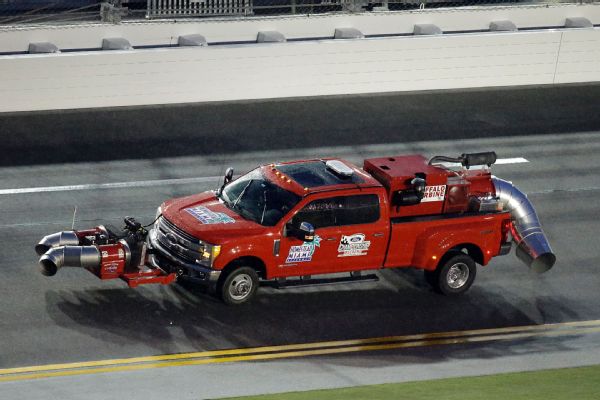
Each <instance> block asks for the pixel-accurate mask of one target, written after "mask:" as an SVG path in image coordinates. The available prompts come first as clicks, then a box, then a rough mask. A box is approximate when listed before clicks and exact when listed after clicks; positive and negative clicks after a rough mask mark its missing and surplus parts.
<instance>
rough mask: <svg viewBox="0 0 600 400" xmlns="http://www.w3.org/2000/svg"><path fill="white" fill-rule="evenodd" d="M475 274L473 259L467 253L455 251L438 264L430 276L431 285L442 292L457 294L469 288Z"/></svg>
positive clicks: (450, 294)
mask: <svg viewBox="0 0 600 400" xmlns="http://www.w3.org/2000/svg"><path fill="white" fill-rule="evenodd" d="M476 274H477V266H476V264H475V261H473V259H472V258H471V257H470V256H469V255H467V254H464V253H457V254H455V255H453V256H450V257H448V259H447V260H445V261H443V262H442V263H441V264H440V265H439V266H438V268H437V269H436V270H435V274H434V275H432V277H431V279H432V283H433V285H432V286H433V287H434V288H435V289H436V290H437V291H438V292H440V293H442V294H445V295H449V296H453V295H458V294H461V293H464V292H466V291H467V290H469V288H470V287H471V285H472V284H473V281H474V280H475V275H476ZM426 277H427V275H426Z"/></svg>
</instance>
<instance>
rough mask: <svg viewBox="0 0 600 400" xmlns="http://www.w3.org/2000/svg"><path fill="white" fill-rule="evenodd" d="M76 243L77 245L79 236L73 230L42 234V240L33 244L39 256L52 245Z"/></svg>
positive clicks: (74, 244)
mask: <svg viewBox="0 0 600 400" xmlns="http://www.w3.org/2000/svg"><path fill="white" fill-rule="evenodd" d="M77 245H79V238H78V237H77V235H76V234H75V232H73V231H64V232H56V233H53V234H51V235H47V236H44V237H43V238H42V240H40V242H39V243H38V244H37V245H36V246H35V252H36V253H37V254H38V256H41V255H42V254H44V253H46V252H47V251H48V250H49V249H50V248H52V247H59V246H77Z"/></svg>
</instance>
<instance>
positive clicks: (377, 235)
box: [373, 232, 383, 237]
mask: <svg viewBox="0 0 600 400" xmlns="http://www.w3.org/2000/svg"><path fill="white" fill-rule="evenodd" d="M373 236H375V237H383V233H381V232H378V233H374V234H373Z"/></svg>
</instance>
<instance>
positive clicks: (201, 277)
mask: <svg viewBox="0 0 600 400" xmlns="http://www.w3.org/2000/svg"><path fill="white" fill-rule="evenodd" d="M156 236H157V235H156V232H155V230H154V229H151V230H150V232H149V233H148V240H147V245H148V250H149V254H148V264H150V265H151V266H152V267H155V268H160V269H162V270H164V271H167V272H176V271H177V270H181V272H182V273H181V274H178V277H185V278H188V279H190V280H192V281H195V282H199V283H203V284H209V285H212V284H216V283H217V281H218V280H219V277H220V276H221V271H217V270H214V269H210V268H208V267H205V266H202V265H198V264H192V263H189V262H187V261H185V260H182V259H181V258H179V257H178V256H177V255H175V254H173V253H172V252H171V251H169V249H167V248H166V247H165V246H163V245H162V244H161V243H160V242H159V241H158V240H157V237H156ZM165 264H166V265H165Z"/></svg>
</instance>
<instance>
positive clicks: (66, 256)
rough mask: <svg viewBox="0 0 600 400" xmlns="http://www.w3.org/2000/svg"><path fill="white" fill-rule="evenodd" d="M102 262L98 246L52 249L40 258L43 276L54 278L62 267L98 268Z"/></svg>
mask: <svg viewBox="0 0 600 400" xmlns="http://www.w3.org/2000/svg"><path fill="white" fill-rule="evenodd" d="M100 261H101V256H100V250H98V248H97V247H96V246H59V247H52V248H51V249H50V250H48V251H47V252H46V253H45V254H44V255H43V256H42V257H40V270H41V272H42V274H43V275H46V276H53V275H55V274H56V272H57V271H58V270H59V269H60V268H62V267H75V268H96V267H98V266H99V265H100Z"/></svg>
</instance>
